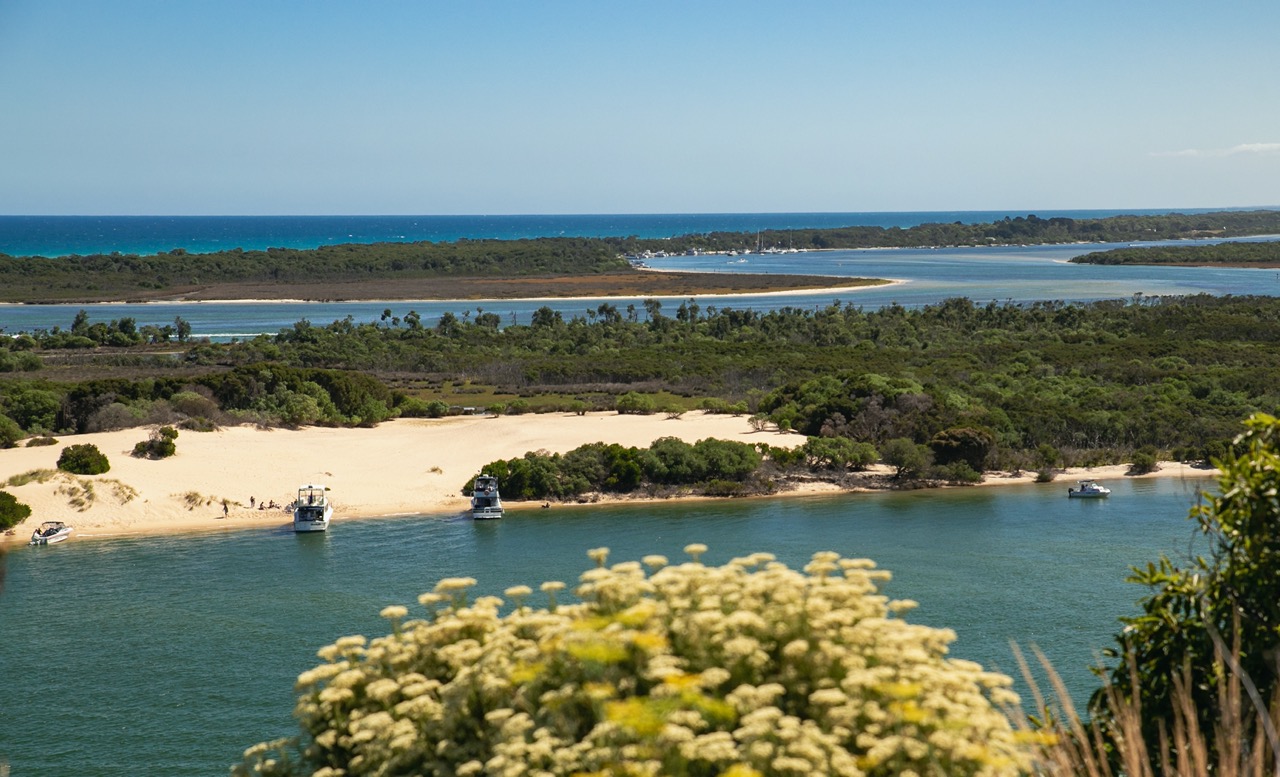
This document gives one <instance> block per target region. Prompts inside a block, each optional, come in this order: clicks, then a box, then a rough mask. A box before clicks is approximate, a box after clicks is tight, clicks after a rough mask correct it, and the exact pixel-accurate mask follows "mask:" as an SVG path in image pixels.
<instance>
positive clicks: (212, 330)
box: [0, 238, 1280, 341]
mask: <svg viewBox="0 0 1280 777" xmlns="http://www.w3.org/2000/svg"><path fill="white" fill-rule="evenodd" d="M1249 239H1252V240H1258V239H1274V238H1249ZM1177 242H1178V244H1180V245H1190V244H1196V243H1203V242H1214V241H1177ZM1151 245H1158V244H1157V243H1152V244H1151ZM1116 247H1119V244H1106V243H1100V244H1072V245H1048V246H999V247H992V248H933V249H930V248H925V249H859V250H840V251H811V252H805V253H796V254H752V255H750V256H748V257H740V258H735V259H730V258H729V257H726V256H724V255H720V254H711V255H702V256H675V257H666V258H661V259H654V260H650V264H651V265H652V266H653V267H654V268H655V269H663V270H668V269H669V270H690V271H699V272H720V273H734V272H753V273H798V274H811V275H829V276H835V277H847V278H859V277H860V278H885V279H894V280H900V281H904V282H903V283H900V284H894V285H891V286H883V287H870V288H862V289H858V290H856V291H844V292H840V291H833V290H829V291H819V292H803V293H795V294H781V295H769V294H745V295H730V296H722V297H710V296H703V297H698V301H699V303H700V304H702V305H703V306H704V307H705V306H708V305H716V306H718V307H729V308H735V309H739V310H744V309H747V310H759V311H767V310H776V309H779V308H782V307H797V308H810V309H812V308H815V307H825V306H827V305H830V304H832V303H833V302H834V303H839V304H842V305H853V306H855V307H862V308H865V309H867V310H872V309H878V308H882V307H886V306H889V305H894V304H898V305H903V306H905V307H912V308H916V307H922V306H925V305H931V304H936V303H939V302H942V301H943V300H946V299H949V298H952V297H968V298H969V299H972V300H974V301H975V302H976V303H978V304H986V303H988V302H993V301H994V302H997V303H1004V302H1015V303H1024V302H1033V301H1038V300H1062V301H1066V302H1090V301H1095V300H1102V299H1135V298H1150V297H1157V296H1182V295H1190V294H1213V295H1226V294H1236V295H1247V294H1263V295H1276V294H1280V272H1277V271H1276V270H1264V269H1253V268H1236V267H1223V268H1216V267H1214V268H1211V267H1140V266H1104V265H1078V264H1070V263H1068V262H1067V260H1068V259H1070V258H1072V257H1075V256H1080V255H1081V254H1085V253H1089V252H1091V251H1101V250H1106V249H1108V248H1116ZM741 259H745V260H746V261H741ZM659 299H660V301H661V302H662V304H663V308H664V311H665V312H666V313H667V315H674V311H675V309H676V308H677V307H679V305H680V304H681V303H682V302H683V301H684V298H667V297H663V298H659ZM604 301H606V300H600V299H596V300H585V299H561V300H468V301H457V300H453V301H445V300H417V301H413V300H396V301H364V302H298V301H292V302H266V301H248V302H175V303H164V302H153V303H146V304H105V303H104V304H92V305H84V304H65V305H13V304H0V331H3V332H7V333H10V334H12V333H15V332H20V331H33V330H36V329H52V328H53V327H55V326H58V327H62V328H64V329H65V328H68V327H70V326H71V322H72V321H73V320H74V319H75V315H76V312H77V311H79V310H81V309H84V310H87V311H88V312H89V315H90V318H91V320H93V321H104V322H105V321H109V320H112V319H117V318H122V317H125V316H129V317H133V318H134V319H136V321H137V323H138V325H139V326H145V325H148V324H153V325H157V326H162V325H164V324H172V323H173V320H174V318H175V317H177V316H181V317H182V318H183V319H185V320H186V321H187V322H188V323H190V324H191V329H192V335H193V336H194V337H196V338H202V337H208V338H210V339H212V340H214V341H226V340H230V339H233V338H249V337H254V336H256V335H259V334H275V333H276V332H278V331H280V330H281V329H284V328H287V327H290V326H292V325H293V324H294V322H297V321H300V320H302V319H307V320H309V321H310V322H311V323H313V324H317V325H325V324H328V323H330V322H333V321H337V320H340V319H343V318H346V317H347V316H350V317H351V318H352V319H353V320H354V321H356V322H357V323H362V322H372V321H378V320H379V319H380V318H381V316H382V313H383V311H384V310H387V309H390V310H391V311H392V314H393V315H396V316H403V315H404V314H406V313H408V312H409V311H411V310H413V311H416V312H417V313H418V314H420V315H421V317H422V322H423V324H424V325H426V326H434V325H435V323H436V322H437V321H438V320H439V319H440V316H441V315H443V314H444V313H446V312H450V313H453V314H454V315H457V316H459V317H464V316H469V315H470V314H471V313H473V312H479V311H480V310H486V311H490V312H493V313H497V314H498V315H499V316H500V317H501V319H502V324H503V325H504V326H505V325H508V324H528V323H529V322H530V320H531V319H532V316H533V312H534V311H535V310H537V309H538V308H540V307H542V306H544V305H546V306H548V307H551V308H552V309H554V310H557V311H560V312H561V313H562V314H563V315H564V316H565V317H566V318H568V317H572V316H575V315H576V316H584V315H585V314H586V311H587V310H588V309H591V310H593V311H594V310H595V309H596V308H597V307H598V306H599V305H600V304H601V303H602V302H604ZM607 301H608V303H609V304H612V305H615V306H617V307H618V308H619V309H622V310H625V309H626V307H627V306H628V305H634V306H635V307H636V309H637V310H638V311H639V314H640V315H642V316H643V314H644V306H643V302H644V300H643V299H642V298H638V297H636V298H629V297H614V298H609V299H608V300H607Z"/></svg>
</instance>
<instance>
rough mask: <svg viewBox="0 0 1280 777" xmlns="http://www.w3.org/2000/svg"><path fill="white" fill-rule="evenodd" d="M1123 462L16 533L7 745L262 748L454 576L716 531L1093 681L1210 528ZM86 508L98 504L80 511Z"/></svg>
mask: <svg viewBox="0 0 1280 777" xmlns="http://www.w3.org/2000/svg"><path fill="white" fill-rule="evenodd" d="M1166 474H1167V476H1165V477H1158V478H1153V479H1142V480H1132V481H1129V480H1125V481H1118V482H1112V483H1110V485H1112V487H1113V489H1114V494H1113V495H1112V497H1111V498H1110V499H1107V500H1074V499H1073V500H1068V499H1067V498H1066V488H1067V485H1068V484H1066V483H1052V484H1045V485H1026V486H998V487H990V488H962V489H945V490H926V491H914V492H902V493H870V494H846V495H838V496H809V497H792V498H771V499H751V500H732V501H712V502H692V503H688V502H686V503H679V504H674V503H671V504H662V503H658V504H642V505H640V504H638V505H614V506H589V507H575V508H557V509H552V510H549V511H543V510H533V511H514V512H509V513H508V516H507V518H504V519H503V520H501V521H486V522H473V521H470V520H467V519H459V518H457V517H451V516H419V517H405V518H394V519H365V520H358V521H341V520H335V522H334V524H333V525H332V527H331V529H330V531H329V532H328V533H327V534H323V535H318V536H316V535H309V536H295V535H294V534H293V533H292V532H290V531H287V530H285V529H284V528H283V525H282V528H279V529H271V530H248V531H239V532H225V533H209V534H191V535H180V536H160V537H146V538H135V539H118V540H94V541H88V540H78V541H77V540H73V541H71V542H68V543H64V544H62V545H57V546H52V547H45V548H26V547H22V548H18V549H15V550H13V551H12V552H10V553H9V554H8V556H7V576H6V578H5V588H4V590H3V593H2V594H0V637H2V638H0V667H3V674H4V683H3V685H0V763H5V762H7V763H8V764H9V765H10V766H11V768H12V773H13V774H15V775H18V774H20V775H24V776H26V775H66V774H98V775H134V774H167V775H178V774H193V775H194V774H216V773H225V770H226V768H227V766H228V765H229V764H231V763H233V762H236V761H238V760H239V757H240V752H241V750H242V749H243V748H245V747H247V746H249V745H251V744H254V743H256V742H258V741H260V740H263V739H267V738H272V737H276V736H284V735H290V734H293V733H296V727H295V726H294V724H293V721H292V719H291V710H292V704H293V694H292V684H293V680H294V679H295V678H296V676H297V675H298V674H299V673H300V672H302V671H304V670H306V669H308V668H310V667H312V666H314V665H315V664H316V663H318V659H317V658H316V657H315V651H316V650H317V649H318V648H319V647H321V646H323V645H325V644H328V643H330V642H332V641H333V640H334V639H336V638H337V637H339V636H343V635H346V634H355V633H361V634H365V635H369V636H373V635H376V634H380V633H385V631H386V625H385V622H384V621H382V620H381V619H380V618H379V617H378V612H379V610H380V609H381V608H382V607H384V606H386V605H388V604H404V605H407V606H409V608H410V612H414V611H415V610H417V608H418V605H417V604H416V601H417V596H418V594H419V593H421V592H423V591H427V590H430V589H431V588H432V587H433V586H434V584H435V583H436V582H437V581H438V580H439V579H441V578H443V577H450V576H460V575H466V576H472V577H475V578H477V579H478V580H479V585H478V586H477V592H478V593H490V594H498V595H500V594H501V592H502V591H503V590H504V589H505V588H507V587H509V586H511V585H515V584H518V583H525V584H528V585H530V586H533V587H534V588H535V589H536V588H537V586H538V584H539V583H541V582H543V581H546V580H563V581H565V582H567V583H569V584H570V585H572V583H573V582H574V580H575V579H576V576H577V574H579V573H580V572H582V571H583V570H585V569H587V568H588V567H589V566H590V565H591V562H589V561H588V559H587V557H586V552H587V550H588V549H591V548H595V547H600V546H607V547H609V548H611V549H612V554H611V557H610V559H611V561H623V560H634V559H639V558H640V557H641V556H643V555H645V554H649V553H661V554H664V555H667V556H668V557H669V558H671V559H673V560H675V559H680V558H682V557H683V554H682V552H681V549H682V548H683V547H684V546H685V545H686V544H688V543H690V542H704V543H706V544H707V545H708V546H710V551H709V552H708V553H707V554H706V556H704V561H705V562H707V563H709V564H719V563H723V562H724V561H727V560H728V559H729V558H731V557H734V556H738V555H744V554H746V553H750V552H754V551H759V550H767V551H769V552H772V553H774V554H776V555H777V556H778V558H779V559H780V560H782V561H784V562H785V563H787V564H788V565H790V566H792V567H800V566H803V564H804V563H805V562H806V561H807V559H808V558H809V556H810V555H811V554H812V553H814V552H816V551H819V550H835V551H837V552H839V553H841V554H843V555H846V556H851V557H868V558H872V559H874V560H875V561H876V562H877V563H878V564H879V565H880V566H881V567H883V568H886V569H889V570H891V571H892V572H893V574H894V579H893V581H892V582H891V583H889V584H888V587H887V589H886V590H887V593H888V594H889V595H891V596H893V597H895V598H909V599H915V600H917V601H918V602H920V607H919V609H918V610H916V611H915V612H913V613H912V614H910V615H909V616H908V618H909V620H911V621H912V622H917V623H923V624H927V625H930V626H938V627H949V628H953V629H955V630H956V632H957V634H958V639H957V641H956V643H955V644H954V650H953V654H954V655H955V656H957V657H961V658H967V659H972V660H976V661H979V662H981V663H983V664H984V665H986V666H988V667H989V668H993V669H998V670H1001V671H1005V672H1007V673H1012V674H1016V672H1017V670H1016V667H1015V666H1014V663H1013V658H1012V653H1011V651H1010V648H1009V644H1010V641H1013V642H1016V643H1017V644H1018V645H1020V646H1022V647H1024V648H1025V647H1028V646H1030V645H1032V644H1035V645H1039V646H1040V647H1041V648H1043V649H1044V650H1045V651H1046V653H1047V654H1048V656H1049V658H1050V659H1051V660H1052V661H1053V663H1054V664H1055V666H1056V667H1057V668H1058V669H1059V670H1060V671H1061V672H1062V674H1063V675H1064V677H1065V678H1066V680H1067V682H1068V685H1069V687H1070V688H1071V689H1072V692H1073V694H1074V695H1076V696H1078V697H1080V698H1081V699H1082V698H1083V696H1084V695H1086V694H1087V693H1088V690H1089V689H1090V688H1091V687H1092V682H1093V680H1092V678H1091V676H1090V674H1089V671H1088V667H1089V666H1090V665H1091V664H1092V663H1093V662H1094V661H1095V659H1096V657H1097V655H1098V653H1099V651H1101V650H1102V649H1103V648H1105V647H1107V646H1108V645H1109V644H1110V643H1111V638H1112V635H1113V634H1114V633H1115V632H1116V630H1117V628H1118V626H1119V624H1118V623H1117V620H1116V619H1117V618H1118V617H1119V616H1122V615H1126V614H1133V613H1134V612H1135V608H1134V603H1135V601H1136V600H1137V599H1138V598H1139V597H1140V596H1141V595H1142V593H1143V591H1142V589H1140V588H1138V587H1136V586H1133V585H1130V584H1127V583H1125V582H1124V577H1125V575H1126V574H1127V570H1128V568H1129V567H1130V566H1131V565H1138V564H1143V563H1145V562H1147V561H1150V560H1155V559H1156V558H1158V557H1159V555H1160V554H1168V555H1169V556H1170V557H1171V558H1174V559H1175V560H1179V561H1185V560H1186V559H1187V558H1188V557H1189V554H1190V553H1191V552H1192V551H1193V549H1194V548H1195V542H1196V540H1195V537H1196V535H1195V533H1194V531H1193V529H1194V524H1193V523H1192V522H1190V521H1188V520H1187V518H1186V516H1187V512H1188V510H1189V508H1190V507H1191V506H1192V505H1193V504H1194V503H1195V502H1196V500H1197V497H1198V494H1199V493H1200V491H1201V490H1202V489H1205V488H1208V487H1211V485H1212V481H1211V480H1207V479H1205V478H1204V477H1201V476H1199V474H1198V471H1196V470H1192V469H1185V470H1178V471H1176V472H1169V473H1166ZM71 522H74V518H72V519H71Z"/></svg>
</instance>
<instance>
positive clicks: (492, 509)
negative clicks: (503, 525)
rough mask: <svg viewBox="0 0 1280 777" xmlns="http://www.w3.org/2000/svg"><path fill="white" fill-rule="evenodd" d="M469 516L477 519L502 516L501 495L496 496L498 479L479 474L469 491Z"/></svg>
mask: <svg viewBox="0 0 1280 777" xmlns="http://www.w3.org/2000/svg"><path fill="white" fill-rule="evenodd" d="M471 517H472V518H475V519H477V520H488V519H490V518H501V517H502V497H500V496H498V479H497V478H496V477H494V476H493V475H485V474H480V475H477V476H476V483H475V486H474V488H473V489H472V491H471Z"/></svg>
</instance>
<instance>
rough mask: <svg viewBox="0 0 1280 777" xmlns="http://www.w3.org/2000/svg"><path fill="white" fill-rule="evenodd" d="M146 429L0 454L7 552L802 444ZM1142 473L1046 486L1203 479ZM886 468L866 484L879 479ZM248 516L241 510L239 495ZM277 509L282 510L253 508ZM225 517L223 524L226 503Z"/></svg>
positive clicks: (713, 423) (525, 423)
mask: <svg viewBox="0 0 1280 777" xmlns="http://www.w3.org/2000/svg"><path fill="white" fill-rule="evenodd" d="M150 431H151V429H150V428H149V427H139V428H134V429H125V430H120V431H113V432H98V433H93V434H84V435H68V436H64V437H60V438H59V442H58V444H57V445H51V446H44V447H36V448H26V447H21V448H11V449H7V450H0V484H5V483H10V482H15V481H13V479H14V478H18V480H19V481H21V480H23V479H24V476H26V475H28V473H32V472H33V471H43V472H45V473H47V476H46V477H44V478H37V479H33V480H31V481H30V482H23V483H22V484H21V485H0V488H2V489H3V490H5V491H7V492H8V493H10V494H12V495H13V496H14V498H16V499H17V500H18V501H19V502H21V503H23V504H26V505H28V506H30V507H31V510H32V513H31V516H30V517H29V518H27V519H26V520H25V521H23V522H22V523H20V524H18V525H17V526H15V527H14V528H13V534H12V535H7V536H6V535H0V543H3V544H4V545H5V546H7V547H9V548H13V547H15V546H25V545H26V543H27V541H28V539H29V538H30V536H31V532H32V531H33V530H34V529H35V528H37V527H38V526H39V525H40V524H41V523H42V522H44V521H53V520H59V521H64V522H66V523H67V524H68V525H70V526H71V527H72V528H73V529H74V533H73V535H72V538H71V540H70V541H72V542H75V541H81V540H94V539H112V538H122V537H138V536H154V535H172V534H185V533H196V532H209V531H236V530H240V529H263V528H270V529H286V528H288V527H289V526H290V524H291V521H292V518H291V515H290V514H289V513H288V512H285V511H284V510H283V505H286V504H288V503H289V502H291V501H293V498H294V496H295V494H296V490H297V488H298V487H299V486H300V485H302V484H304V483H316V484H321V485H327V486H329V487H330V488H331V489H332V490H331V494H332V497H331V498H332V500H333V503H334V505H335V513H334V519H333V523H334V525H333V526H331V527H330V530H331V531H332V530H340V529H341V524H342V523H344V522H346V521H350V520H361V519H366V518H396V517H410V516H414V517H416V516H440V517H450V516H461V515H463V514H464V513H465V512H466V511H467V508H468V498H467V496H465V495H464V494H463V493H462V492H461V488H462V485H463V484H464V483H465V482H466V481H467V480H468V479H469V478H470V477H471V476H472V475H474V474H476V473H478V472H479V471H480V470H481V469H482V468H483V467H484V466H486V465H488V464H489V463H491V462H493V461H497V460H499V459H511V458H515V457H519V456H522V455H523V454H524V453H525V452H527V451H547V452H552V453H565V452H568V451H570V450H572V449H574V448H576V447H578V446H580V445H585V444H588V443H593V442H601V441H603V442H609V443H618V444H621V445H627V446H636V447H648V446H649V445H650V444H652V442H653V441H654V440H656V439H658V438H660V437H678V438H680V439H683V440H685V441H687V442H690V443H693V442H696V441H698V440H701V439H705V438H708V437H715V438H718V439H727V440H737V441H739V442H754V441H755V440H758V439H767V440H768V442H769V443H770V444H771V445H775V446H782V447H787V446H796V445H801V444H803V443H804V440H805V438H804V436H803V435H800V434H794V433H792V434H779V433H777V432H774V431H768V432H761V431H756V430H753V429H752V428H751V427H750V424H749V423H748V420H747V418H745V417H742V416H730V415H712V414H707V413H700V412H699V413H688V414H686V415H685V416H682V417H681V418H677V419H672V418H667V417H665V416H662V415H651V416H641V415H619V414H616V413H610V412H599V413H587V414H585V415H582V416H578V415H575V414H560V413H557V414H542V415H520V416H500V417H492V416H452V417H446V418H441V419H423V418H409V419H395V420H392V421H387V422H384V423H382V424H380V425H378V426H377V427H374V428H371V429H370V428H363V429H362V428H341V427H305V428H303V429H296V430H290V429H259V428H256V427H252V426H233V427H224V428H221V429H218V430H215V431H212V432H191V431H183V432H181V434H180V435H179V437H178V439H177V441H176V442H177V454H176V455H175V456H173V457H171V458H168V459H161V460H149V459H137V458H134V457H132V456H131V455H129V454H130V452H131V451H132V449H133V445H134V444H135V443H136V442H138V441H140V440H144V439H146V438H147V436H148V434H149V433H150ZM80 443H92V444H94V445H96V446H97V447H98V448H99V449H100V450H101V451H102V452H103V453H104V454H106V456H107V457H108V459H109V460H110V462H111V470H110V471H109V472H107V473H105V474H102V475H94V476H79V475H71V474H69V473H64V472H59V471H57V470H56V469H55V465H56V462H57V458H58V455H59V454H60V452H61V450H62V449H63V448H65V447H66V446H67V445H72V444H80ZM1161 466H1162V468H1161V469H1159V470H1157V471H1156V472H1153V473H1148V474H1146V475H1137V476H1129V475H1127V474H1126V472H1127V470H1128V467H1127V465H1113V466H1107V467H1094V468H1091V469H1085V468H1077V469H1070V470H1062V471H1060V472H1059V473H1058V474H1057V476H1056V478H1055V480H1054V484H1055V485H1054V487H1060V486H1062V484H1063V483H1068V484H1073V483H1074V481H1076V480H1081V479H1095V480H1108V479H1118V478H1126V477H1138V478H1147V477H1171V476H1179V477H1197V478H1200V477H1204V478H1208V477H1210V476H1212V475H1213V474H1214V471H1213V470H1207V469H1203V470H1202V469H1197V468H1192V467H1189V466H1187V465H1184V464H1179V463H1176V462H1162V464H1161ZM889 472H890V468H889V467H886V466H885V465H876V466H873V467H871V468H869V469H868V471H867V474H871V475H884V474H887V473H889ZM1034 480H1035V473H1028V472H1024V473H1020V474H1018V475H1012V474H1010V473H999V472H989V473H986V477H985V479H984V481H983V483H981V484H979V485H978V486H977V487H979V488H982V487H997V486H1001V485H1014V484H1029V483H1033V482H1034ZM879 490H881V489H876V488H865V487H854V488H845V487H842V486H839V485H836V484H833V483H828V482H823V481H817V480H814V481H805V482H800V483H795V482H793V483H791V484H790V487H789V488H788V489H786V490H784V491H780V492H777V493H774V494H762V495H759V496H758V497H747V498H767V499H775V498H780V499H791V498H797V497H803V496H831V495H835V494H845V493H856V492H860V491H861V492H868V491H879ZM251 497H252V498H253V506H252V507H251V506H250V498H251ZM722 498H724V497H704V496H693V495H677V496H672V497H665V498H664V497H659V498H650V497H632V496H626V495H619V496H613V495H592V496H590V497H588V498H586V499H583V500H582V501H581V502H556V503H552V506H553V507H554V508H557V509H564V508H576V507H583V506H585V507H589V506H592V505H605V504H637V505H642V504H646V503H653V502H671V501H695V500H696V501H701V500H709V499H722ZM260 500H261V501H266V502H268V503H269V502H271V501H274V502H275V503H276V504H277V505H279V506H280V508H279V509H274V510H271V509H260V508H259V507H258V505H259V504H260ZM224 502H225V504H226V514H225V516H224V514H223V504H224ZM541 505H542V503H541V502H527V503H526V502H507V504H506V505H505V506H506V507H507V508H508V510H510V511H512V512H525V511H527V510H536V509H539V508H540V507H541Z"/></svg>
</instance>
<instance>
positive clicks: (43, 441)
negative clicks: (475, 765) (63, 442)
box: [27, 435, 58, 448]
mask: <svg viewBox="0 0 1280 777" xmlns="http://www.w3.org/2000/svg"><path fill="white" fill-rule="evenodd" d="M57 444H58V440H57V439H56V438H53V437H50V436H48V435H41V436H40V437H32V438H31V439H30V440H27V447H28V448H41V447H43V446H46V445H57Z"/></svg>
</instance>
